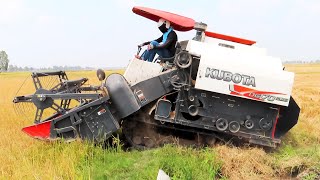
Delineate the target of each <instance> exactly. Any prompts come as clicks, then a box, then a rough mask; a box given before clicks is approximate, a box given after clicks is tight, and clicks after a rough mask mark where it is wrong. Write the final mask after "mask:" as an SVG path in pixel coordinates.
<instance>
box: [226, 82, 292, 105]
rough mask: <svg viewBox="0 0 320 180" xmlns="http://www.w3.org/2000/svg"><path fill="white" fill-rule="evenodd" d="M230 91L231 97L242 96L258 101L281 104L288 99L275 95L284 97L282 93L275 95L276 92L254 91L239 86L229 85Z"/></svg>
mask: <svg viewBox="0 0 320 180" xmlns="http://www.w3.org/2000/svg"><path fill="white" fill-rule="evenodd" d="M229 89H230V91H231V92H230V94H232V95H238V96H243V97H247V98H250V99H254V100H258V101H269V102H273V101H282V102H288V101H289V99H287V98H283V97H278V96H276V95H285V94H282V93H276V92H267V91H258V90H255V89H250V88H246V87H243V86H239V85H235V84H234V85H231V84H230V86H229Z"/></svg>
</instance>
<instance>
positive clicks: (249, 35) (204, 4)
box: [0, 0, 320, 68]
mask: <svg viewBox="0 0 320 180" xmlns="http://www.w3.org/2000/svg"><path fill="white" fill-rule="evenodd" d="M133 6H145V7H150V8H155V9H160V10H165V11H169V12H173V13H176V14H180V15H184V16H187V17H191V18H193V19H195V20H196V21H198V22H200V21H201V22H205V23H206V24H208V30H210V31H213V32H217V33H222V34H227V35H232V36H237V37H242V38H246V39H250V40H255V41H257V44H256V46H258V47H263V48H266V49H267V50H268V55H271V56H275V57H280V58H282V59H283V60H305V61H311V60H320V0H197V1H194V0H193V1H188V0H184V1H181V0H180V1H178V0H176V1H174V0H162V1H159V0H90V1H89V0H0V50H5V51H6V52H7V54H8V55H9V59H10V64H14V65H18V66H32V67H49V66H54V65H57V66H61V65H68V66H83V67H86V66H90V67H97V68H98V67H124V66H126V65H127V64H128V62H129V60H130V59H132V58H133V56H134V54H135V53H136V51H137V45H138V44H140V43H142V42H145V41H148V40H153V39H156V38H158V37H159V36H160V35H161V33H160V31H159V30H158V29H157V24H156V23H155V22H153V21H150V20H148V19H145V18H143V17H140V16H138V15H136V14H134V13H132V7H133ZM194 35H195V31H189V32H178V37H179V40H187V39H191V38H192V37H193V36H194Z"/></svg>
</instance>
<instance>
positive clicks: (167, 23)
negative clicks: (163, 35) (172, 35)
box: [158, 19, 170, 29]
mask: <svg viewBox="0 0 320 180" xmlns="http://www.w3.org/2000/svg"><path fill="white" fill-rule="evenodd" d="M164 23H165V24H166V28H167V29H169V27H170V21H167V20H164V19H159V21H158V27H160V26H162V24H164Z"/></svg>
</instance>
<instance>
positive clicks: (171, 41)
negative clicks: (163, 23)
mask: <svg viewBox="0 0 320 180" xmlns="http://www.w3.org/2000/svg"><path fill="white" fill-rule="evenodd" d="M162 39H163V35H162V36H161V37H159V38H158V39H156V40H155V41H157V42H158V43H161V42H162ZM177 41H178V36H177V34H176V32H174V31H173V30H172V31H171V32H170V33H169V34H168V37H167V41H166V42H164V43H163V44H161V45H159V46H157V47H154V48H156V49H162V48H164V49H167V50H168V51H169V53H170V55H171V56H174V54H175V52H176V47H175V46H176V43H177Z"/></svg>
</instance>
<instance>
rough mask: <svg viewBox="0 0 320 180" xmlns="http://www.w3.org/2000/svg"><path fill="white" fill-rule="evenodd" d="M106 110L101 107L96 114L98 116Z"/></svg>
mask: <svg viewBox="0 0 320 180" xmlns="http://www.w3.org/2000/svg"><path fill="white" fill-rule="evenodd" d="M106 112H107V111H106V110H105V109H101V110H100V111H98V113H97V114H98V116H100V115H102V114H104V113H106Z"/></svg>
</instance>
